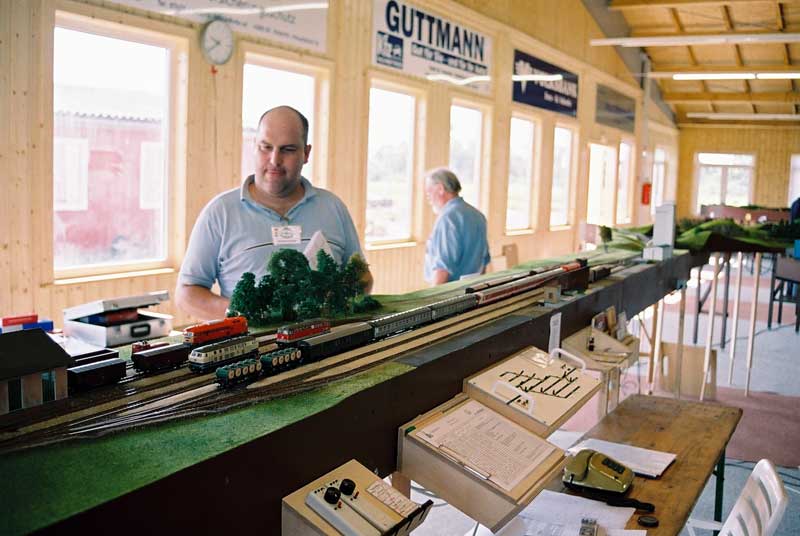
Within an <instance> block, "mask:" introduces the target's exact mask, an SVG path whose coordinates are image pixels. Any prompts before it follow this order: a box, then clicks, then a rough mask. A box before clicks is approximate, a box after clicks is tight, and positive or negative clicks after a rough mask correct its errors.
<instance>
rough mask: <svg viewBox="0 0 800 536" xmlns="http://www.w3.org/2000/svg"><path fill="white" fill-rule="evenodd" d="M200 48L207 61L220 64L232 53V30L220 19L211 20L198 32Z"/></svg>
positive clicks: (229, 57)
mask: <svg viewBox="0 0 800 536" xmlns="http://www.w3.org/2000/svg"><path fill="white" fill-rule="evenodd" d="M200 48H201V49H202V51H203V55H204V56H205V57H206V59H207V60H208V61H210V62H211V63H213V64H215V65H222V64H223V63H226V62H227V61H228V60H229V59H231V55H232V54H233V32H231V29H230V27H229V26H228V25H227V23H225V21H222V20H212V21H211V22H209V23H208V24H206V25H205V27H204V28H203V31H202V33H201V34H200Z"/></svg>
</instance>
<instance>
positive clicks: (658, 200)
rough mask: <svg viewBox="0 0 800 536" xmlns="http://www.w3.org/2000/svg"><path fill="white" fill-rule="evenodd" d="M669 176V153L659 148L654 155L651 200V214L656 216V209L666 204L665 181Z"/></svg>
mask: <svg viewBox="0 0 800 536" xmlns="http://www.w3.org/2000/svg"><path fill="white" fill-rule="evenodd" d="M666 176H667V152H666V151H665V150H664V149H662V148H661V147H657V148H656V150H655V152H654V153H653V176H652V181H653V192H652V194H653V198H652V199H651V200H650V214H651V215H653V216H655V214H656V207H659V206H661V205H662V204H664V180H665V177H666Z"/></svg>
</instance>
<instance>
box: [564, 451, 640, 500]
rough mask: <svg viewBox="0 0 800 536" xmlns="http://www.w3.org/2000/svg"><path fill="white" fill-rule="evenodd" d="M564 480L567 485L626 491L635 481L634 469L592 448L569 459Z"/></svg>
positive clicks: (616, 491) (608, 490) (613, 491)
mask: <svg viewBox="0 0 800 536" xmlns="http://www.w3.org/2000/svg"><path fill="white" fill-rule="evenodd" d="M562 481H563V482H564V484H565V485H566V486H567V487H573V488H589V489H594V490H600V491H605V492H611V493H619V494H622V493H625V492H626V491H628V488H629V487H630V486H631V484H632V483H633V471H631V470H630V469H628V468H627V467H625V466H624V465H622V464H621V463H619V462H617V461H615V460H613V459H611V458H609V457H608V456H606V455H605V454H601V453H599V452H596V451H594V450H591V449H584V450H582V451H580V452H578V453H577V454H576V455H575V456H573V457H572V458H570V459H569V461H567V465H566V467H564V477H563V478H562Z"/></svg>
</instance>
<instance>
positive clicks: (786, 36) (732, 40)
mask: <svg viewBox="0 0 800 536" xmlns="http://www.w3.org/2000/svg"><path fill="white" fill-rule="evenodd" d="M589 43H590V44H591V45H592V46H593V47H607V46H620V47H625V48H629V47H678V46H698V45H742V44H748V43H800V33H797V32H795V33H783V32H775V33H724V34H710V35H654V36H649V37H611V38H607V39H592V40H590V41H589Z"/></svg>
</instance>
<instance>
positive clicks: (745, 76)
mask: <svg viewBox="0 0 800 536" xmlns="http://www.w3.org/2000/svg"><path fill="white" fill-rule="evenodd" d="M755 78H756V75H755V73H675V74H673V75H672V79H673V80H755Z"/></svg>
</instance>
